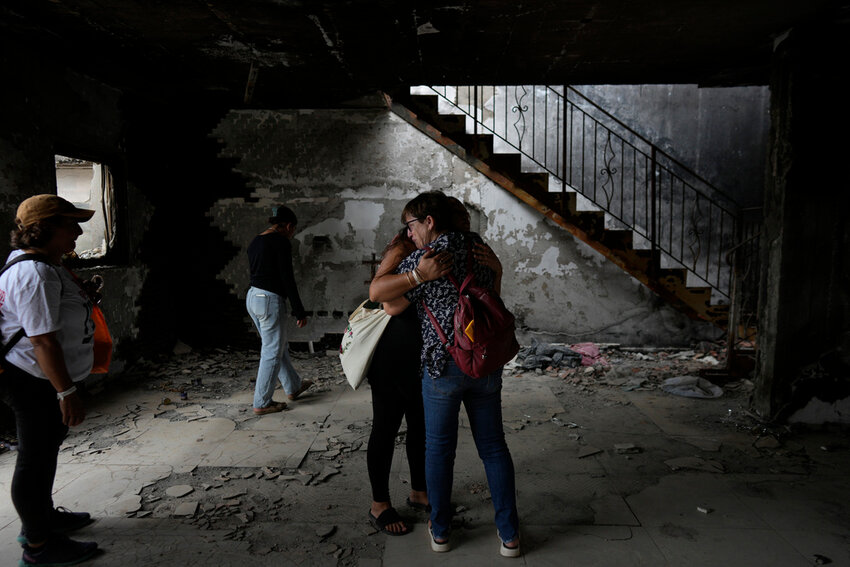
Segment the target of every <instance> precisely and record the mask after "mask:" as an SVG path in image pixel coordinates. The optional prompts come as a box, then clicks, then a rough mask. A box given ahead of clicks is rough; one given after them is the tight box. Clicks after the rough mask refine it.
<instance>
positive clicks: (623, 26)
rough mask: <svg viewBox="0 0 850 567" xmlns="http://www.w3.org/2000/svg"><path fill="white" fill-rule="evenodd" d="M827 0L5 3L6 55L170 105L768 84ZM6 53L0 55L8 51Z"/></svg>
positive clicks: (307, 103)
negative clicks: (458, 87) (460, 87)
mask: <svg viewBox="0 0 850 567" xmlns="http://www.w3.org/2000/svg"><path fill="white" fill-rule="evenodd" d="M835 6H836V4H835V3H834V2H829V1H825V0H808V1H790V0H688V1H682V0H652V1H646V0H613V1H602V0H573V1H568V0H526V1H518V0H489V1H473V0H458V1H456V2H434V1H432V2H420V1H417V0H409V1H406V2H391V1H378V0H350V1H335V2H329V1H317V0H303V1H299V0H207V1H204V0H178V1H173V2H165V1H150V0H148V1H144V0H111V1H104V0H22V1H17V0H12V1H4V2H3V4H2V6H0V35H1V36H2V39H0V42H2V46H3V49H4V50H6V51H7V52H8V51H15V50H21V49H26V50H30V51H33V52H36V53H37V54H38V55H40V56H41V57H42V58H44V59H49V60H56V61H62V62H64V63H66V64H68V65H69V66H71V67H72V68H74V69H75V70H78V71H79V72H81V73H84V74H86V75H88V76H91V77H93V78H96V79H98V80H100V81H102V82H104V83H106V84H109V85H112V86H114V87H116V88H120V89H122V90H126V91H128V92H132V93H135V94H138V95H139V96H143V97H149V98H152V99H157V100H161V101H164V102H168V103H174V104H181V103H182V104H187V103H189V100H188V99H187V98H186V97H188V96H193V97H196V96H199V95H200V96H203V95H209V96H210V97H213V98H218V99H221V100H225V101H227V103H228V104H232V105H234V106H239V105H250V106H256V107H295V106H298V107H311V106H327V105H338V104H343V103H345V101H351V100H355V99H357V98H358V97H362V96H364V95H368V94H370V93H374V92H376V91H379V90H384V91H390V92H392V91H393V90H394V89H397V88H400V87H403V86H405V85H410V84H425V83H430V84H494V83H497V84H528V83H546V84H563V83H570V84H638V83H644V84H645V83H697V84H702V85H712V86H725V85H751V84H766V83H767V80H768V72H769V68H770V57H771V51H772V49H773V45H774V41H775V40H776V38H778V37H780V36H781V35H782V34H784V33H786V32H787V31H788V30H789V29H792V28H794V27H796V26H800V25H806V24H808V23H811V22H817V21H818V20H819V19H820V18H824V17H829V16H828V15H829V13H830V12H831V11H832V10H833V9H834V7H835ZM7 55H8V54H7Z"/></svg>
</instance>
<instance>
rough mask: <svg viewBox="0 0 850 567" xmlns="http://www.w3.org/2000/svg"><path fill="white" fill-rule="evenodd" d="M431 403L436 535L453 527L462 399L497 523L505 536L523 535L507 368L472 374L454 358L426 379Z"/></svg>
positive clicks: (425, 394)
mask: <svg viewBox="0 0 850 567" xmlns="http://www.w3.org/2000/svg"><path fill="white" fill-rule="evenodd" d="M422 400H423V402H424V404H425V481H426V483H427V485H428V500H429V501H430V502H431V528H432V530H433V532H434V537H435V538H437V539H446V538H448V536H449V529H450V528H451V520H452V509H451V502H450V500H451V494H452V477H453V474H454V463H455V451H456V449H457V434H458V415H459V413H460V404H461V403H463V405H464V407H465V408H466V415H467V417H468V418H469V427H470V429H472V438H473V439H474V440H475V447H476V448H477V449H478V456H479V457H480V458H481V461H482V462H483V463H484V471H485V473H486V474H487V484H488V485H489V487H490V497H491V499H492V501H493V508H494V510H495V520H496V528H497V529H498V530H499V537H500V538H502V541H505V542H508V541H513V540H514V539H516V538H517V537H518V536H519V519H518V515H517V509H516V481H515V479H514V463H513V460H512V459H511V453H510V451H509V450H508V445H507V443H506V442H505V432H504V429H503V428H502V370H501V369H499V370H497V371H496V372H494V373H493V374H490V375H489V376H485V377H484V378H472V377H470V376H467V375H466V374H464V373H463V372H461V370H460V369H459V368H458V367H457V365H456V364H455V363H454V361H450V362H448V364H446V368H445V370H444V371H443V374H442V375H440V376H436V377H432V376H431V375H430V374H428V370H427V368H426V369H425V373H424V376H423V379H422Z"/></svg>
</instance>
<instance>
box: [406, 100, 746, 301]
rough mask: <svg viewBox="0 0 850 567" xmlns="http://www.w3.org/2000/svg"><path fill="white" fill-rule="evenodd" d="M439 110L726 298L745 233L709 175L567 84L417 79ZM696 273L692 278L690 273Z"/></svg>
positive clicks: (735, 211) (666, 263)
mask: <svg viewBox="0 0 850 567" xmlns="http://www.w3.org/2000/svg"><path fill="white" fill-rule="evenodd" d="M410 92H411V94H430V95H437V97H438V104H439V106H440V111H441V113H450V114H451V113H453V114H463V115H465V116H466V117H467V125H466V131H467V133H469V134H475V135H477V134H482V133H486V134H491V135H492V136H493V139H494V151H496V152H497V153H509V152H515V153H519V154H520V156H521V157H522V163H523V171H528V172H533V171H538V172H546V173H548V174H549V175H550V176H551V177H550V189H549V190H550V192H559V191H560V192H562V193H566V192H575V193H578V194H580V195H581V196H583V197H585V198H586V199H587V200H588V201H590V203H591V204H592V206H593V207H597V208H598V209H601V210H602V211H604V212H605V213H606V228H610V229H623V230H631V231H632V233H633V235H634V246H635V248H646V249H650V250H652V251H653V252H656V251H657V252H659V253H660V257H661V259H662V266H663V267H665V268H684V269H685V270H687V272H688V274H689V281H688V282H687V283H688V285H698V286H700V285H701V286H707V287H710V288H711V289H712V290H715V291H717V292H718V294H719V295H718V294H715V293H712V301H713V302H718V303H727V302H728V301H729V298H730V294H731V286H732V273H731V266H730V265H729V263H728V262H727V261H726V252H727V251H728V250H730V249H732V248H733V247H734V246H735V244H736V243H737V242H739V240H738V239H737V237H738V235H740V234H741V233H742V232H743V233H746V232H748V230H749V229H744V228H742V226H741V221H740V220H739V214H738V211H739V207H738V205H737V203H736V202H735V201H734V200H733V199H732V198H731V197H729V196H727V195H724V194H723V193H722V192H721V191H720V190H719V189H717V188H716V187H714V186H713V185H712V184H711V183H709V182H708V181H706V180H705V179H703V178H702V177H700V176H699V175H697V174H696V173H695V172H693V171H692V170H690V169H689V168H687V167H686V166H684V165H683V164H681V163H680V162H679V161H677V160H676V159H675V158H673V157H672V156H670V155H669V154H667V153H666V152H664V151H663V150H661V149H660V148H658V147H657V146H655V145H654V144H653V143H651V142H650V141H648V140H646V139H645V138H643V137H642V136H640V135H639V134H637V133H636V132H634V131H633V130H631V129H630V128H629V127H628V126H626V125H625V124H623V123H622V122H621V121H619V120H618V119H617V118H615V117H614V116H612V115H611V114H609V113H608V112H606V111H605V110H604V109H603V108H601V107H600V106H599V105H597V104H595V103H594V102H593V101H591V100H589V99H588V98H587V97H585V96H584V95H583V94H581V93H580V92H579V91H577V90H576V89H575V88H573V87H569V86H550V85H512V86H501V85H488V86H480V85H479V86H420V87H412V88H411V91H410ZM694 280H695V281H694Z"/></svg>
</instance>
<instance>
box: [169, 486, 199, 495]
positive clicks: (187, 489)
mask: <svg viewBox="0 0 850 567" xmlns="http://www.w3.org/2000/svg"><path fill="white" fill-rule="evenodd" d="M194 490H195V489H194V488H192V487H191V486H190V485H188V484H178V485H175V486H169V487H168V488H166V489H165V493H166V494H167V495H168V496H171V497H172V498H181V497H183V496H186V495H187V494H190V493H192V492H193V491H194Z"/></svg>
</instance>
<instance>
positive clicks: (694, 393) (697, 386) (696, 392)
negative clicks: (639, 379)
mask: <svg viewBox="0 0 850 567" xmlns="http://www.w3.org/2000/svg"><path fill="white" fill-rule="evenodd" d="M661 389H662V390H664V391H665V392H667V393H668V394H674V395H676V396H684V397H686V398H719V397H720V396H722V395H723V388H721V387H720V386H717V385H715V384H712V383H711V382H709V381H708V380H706V379H705V378H700V377H699V376H674V377H673V378H667V379H666V380H665V381H664V382H663V383H662V384H661Z"/></svg>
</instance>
